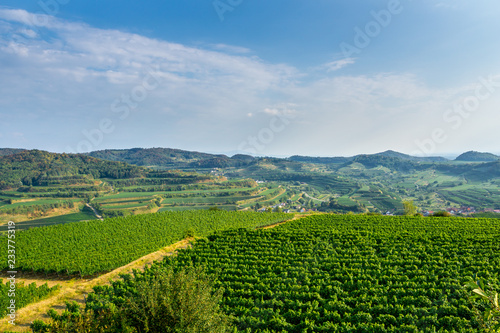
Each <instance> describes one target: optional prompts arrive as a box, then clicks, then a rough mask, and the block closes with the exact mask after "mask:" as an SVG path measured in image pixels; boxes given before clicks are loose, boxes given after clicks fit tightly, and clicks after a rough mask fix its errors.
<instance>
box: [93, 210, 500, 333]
mask: <svg viewBox="0 0 500 333" xmlns="http://www.w3.org/2000/svg"><path fill="white" fill-rule="evenodd" d="M499 236H500V224H499V222H498V221H497V220H488V219H461V218H422V217H381V216H374V217H370V216H361V215H358V216H348V215H347V216H346V215H344V216H341V215H316V216H311V217H306V218H303V219H299V220H296V221H291V222H288V223H286V224H284V225H281V226H279V227H276V228H273V229H268V230H243V229H240V230H229V231H223V232H217V233H215V234H213V235H210V236H209V237H208V239H206V240H200V241H198V242H197V243H196V245H195V246H194V247H193V248H192V249H187V250H183V251H181V252H180V253H179V255H178V256H176V257H171V258H167V259H166V260H165V261H163V262H162V263H160V264H158V265H156V266H153V267H151V268H149V269H148V270H147V272H146V273H147V274H149V273H151V272H154V270H156V269H161V267H162V265H172V266H174V268H175V269H181V268H182V267H186V266H204V267H206V269H207V270H208V272H209V273H215V274H216V275H217V276H218V278H217V286H218V287H223V288H224V298H223V303H222V308H223V310H224V311H225V312H226V313H227V314H229V315H232V316H233V318H234V321H235V326H236V327H237V331H238V332H247V333H250V332H262V333H264V332H267V333H270V332H273V333H276V332H280V333H283V332H296V333H299V332H304V333H306V332H437V331H439V332H480V331H481V329H480V328H479V327H478V323H477V322H476V321H475V319H474V314H473V310H472V306H471V303H470V301H469V300H468V296H467V295H468V292H467V291H466V290H465V289H464V287H463V286H464V284H465V282H466V278H467V277H468V276H473V275H474V274H478V275H480V276H481V277H484V278H486V279H487V280H489V281H491V282H492V283H493V284H494V285H496V286H497V287H498V280H497V277H498V274H499V270H500V269H499V268H500V242H498V237H499ZM148 272H149V273H148ZM133 281H134V280H133V279H125V280H124V281H118V282H115V283H113V286H112V287H104V288H100V289H98V290H96V292H97V295H93V296H92V299H93V300H94V302H96V303H94V305H95V306H97V305H98V304H103V302H104V303H105V302H106V301H105V299H107V300H108V301H111V302H116V301H119V299H120V298H119V295H121V294H122V293H123V288H125V289H126V288H133V283H134V282H133ZM110 295H115V296H114V297H113V296H110ZM89 306H90V307H92V306H93V305H92V304H89Z"/></svg>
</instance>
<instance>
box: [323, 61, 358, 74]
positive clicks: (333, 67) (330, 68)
mask: <svg viewBox="0 0 500 333" xmlns="http://www.w3.org/2000/svg"><path fill="white" fill-rule="evenodd" d="M354 62H355V59H354V58H344V59H340V60H335V61H332V62H329V63H326V64H324V65H323V68H325V69H326V71H327V72H334V71H337V70H339V69H341V68H344V67H346V66H348V65H352V64H354Z"/></svg>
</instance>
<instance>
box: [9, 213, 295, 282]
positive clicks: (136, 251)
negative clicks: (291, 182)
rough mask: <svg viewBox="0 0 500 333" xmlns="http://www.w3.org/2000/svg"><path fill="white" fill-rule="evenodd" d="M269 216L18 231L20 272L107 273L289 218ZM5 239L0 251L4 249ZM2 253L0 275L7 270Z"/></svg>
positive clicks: (201, 216)
mask: <svg viewBox="0 0 500 333" xmlns="http://www.w3.org/2000/svg"><path fill="white" fill-rule="evenodd" d="M291 217H292V216H291V215H287V214H280V213H273V214H261V213H254V212H227V211H207V210H204V211H185V212H164V213H156V214H145V215H136V216H130V217H125V218H123V217H122V218H110V219H106V220H104V221H99V220H94V221H87V222H80V223H69V224H61V225H55V226H50V227H42V228H35V229H30V230H26V231H20V232H18V233H17V234H16V250H17V253H16V255H17V257H16V259H17V262H16V267H17V269H20V270H27V271H33V272H45V273H50V272H53V273H62V274H75V273H79V274H80V275H90V274H94V273H99V272H104V271H109V270H112V269H115V268H117V267H120V266H123V265H125V264H127V263H129V262H131V261H134V260H136V259H138V258H140V257H142V256H144V255H146V254H149V253H151V252H154V251H157V250H158V249H160V248H162V247H164V246H167V245H169V244H172V243H174V242H176V241H179V240H181V239H183V238H184V237H186V236H188V235H191V234H194V235H196V236H207V235H209V234H210V233H212V232H215V231H221V230H226V229H229V228H255V227H259V226H265V225H270V224H273V223H277V222H280V221H283V220H286V219H289V218H291ZM6 243H7V238H6V237H1V238H0V246H2V248H7V245H6ZM6 253H7V251H5V253H4V255H3V256H4V257H3V258H2V266H1V268H2V269H6V268H7V267H6V265H7V258H6Z"/></svg>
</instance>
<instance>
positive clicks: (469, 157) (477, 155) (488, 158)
mask: <svg viewBox="0 0 500 333" xmlns="http://www.w3.org/2000/svg"><path fill="white" fill-rule="evenodd" d="M498 160H500V156H497V155H494V154H491V153H481V152H478V151H468V152H466V153H463V154H461V155H460V156H458V157H457V158H456V159H455V161H461V162H494V161H498Z"/></svg>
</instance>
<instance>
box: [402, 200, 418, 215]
mask: <svg viewBox="0 0 500 333" xmlns="http://www.w3.org/2000/svg"><path fill="white" fill-rule="evenodd" d="M403 206H404V209H405V215H409V216H414V215H415V214H417V211H418V207H417V206H415V204H414V203H413V201H403Z"/></svg>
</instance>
